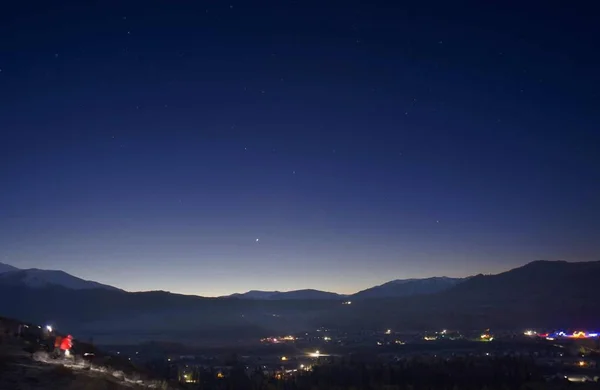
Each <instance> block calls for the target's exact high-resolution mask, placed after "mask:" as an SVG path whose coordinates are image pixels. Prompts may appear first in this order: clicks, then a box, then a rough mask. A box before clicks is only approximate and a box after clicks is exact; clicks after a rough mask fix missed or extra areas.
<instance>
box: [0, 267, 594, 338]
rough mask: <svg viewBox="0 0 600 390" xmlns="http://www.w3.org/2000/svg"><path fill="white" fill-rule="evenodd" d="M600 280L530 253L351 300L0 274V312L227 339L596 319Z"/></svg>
mask: <svg viewBox="0 0 600 390" xmlns="http://www.w3.org/2000/svg"><path fill="white" fill-rule="evenodd" d="M17 272H18V271H17ZM8 274H16V273H15V272H9V273H8ZM449 279H450V278H449ZM441 280H444V282H441V283H445V282H446V281H447V280H445V279H441ZM598 280H600V262H586V263H583V262H582V263H568V262H553V261H536V262H532V263H529V264H527V265H525V266H522V267H519V268H515V269H512V270H510V271H506V272H503V273H500V274H496V275H477V276H474V277H471V278H467V279H466V280H463V281H461V282H458V283H456V284H455V285H453V286H451V287H449V288H447V289H445V290H442V291H440V292H438V293H429V294H417V295H410V296H401V297H384V298H376V299H354V298H351V297H349V298H347V299H344V300H351V301H352V305H343V304H342V300H341V299H239V298H238V299H234V298H202V297H197V296H186V295H179V294H171V293H167V292H157V291H155V292H136V293H130V292H125V291H119V290H109V289H102V288H90V289H82V290H79V291H77V293H76V294H74V293H73V290H71V289H68V288H65V287H61V286H57V285H56V284H49V285H47V286H43V287H39V288H32V287H29V286H27V285H26V284H24V283H15V284H10V283H9V284H6V283H1V282H0V314H1V315H4V316H7V317H13V318H21V319H23V320H27V321H31V322H35V323H39V324H43V323H46V322H47V321H51V322H53V323H55V324H59V325H60V327H61V328H63V329H69V331H70V332H72V333H73V334H75V335H76V337H83V336H85V337H91V336H93V337H94V338H95V340H98V342H99V343H100V342H101V341H102V343H107V342H115V340H117V339H118V340H120V342H125V341H126V342H127V343H133V342H135V343H137V342H143V341H150V340H159V341H180V342H185V343H186V344H190V343H199V344H202V343H206V344H207V345H208V344H209V343H222V342H229V343H233V344H235V343H238V342H246V341H248V340H254V342H256V340H258V338H260V337H264V336H265V335H269V334H288V333H293V332H297V331H305V330H307V329H318V328H320V327H327V328H332V329H333V328H335V329H346V330H348V331H355V330H357V329H398V330H406V331H424V330H435V329H444V328H452V329H487V328H496V329H505V330H510V329H512V330H522V329H525V328H554V329H559V328H563V329H564V328H577V329H586V328H589V329H597V326H598V324H599V323H600V301H599V300H597V299H596V297H597V296H598V294H599V293H600V285H599V284H598V283H597V281H598ZM412 282H414V281H397V282H394V283H392V285H398V286H403V285H406V284H410V283H412ZM430 282H431V281H430ZM438 282H440V280H436V281H435V282H432V283H433V284H434V285H438V284H439V283H438ZM299 291H301V292H303V291H304V290H299ZM256 293H257V292H254V294H256ZM264 293H267V294H270V293H271V292H264ZM293 293H294V294H295V293H296V292H293ZM321 293H322V292H318V291H317V292H316V293H314V292H311V294H318V295H320V294H321ZM258 294H259V296H260V292H258ZM287 294H289V292H288V293H287ZM294 294H292V295H291V296H292V297H293V296H294ZM288 296H289V295H288ZM321 296H322V295H321ZM64 302H69V304H68V305H63V304H62V303H64ZM164 318H168V319H169V320H168V321H165V320H164ZM211 345H213V344H211Z"/></svg>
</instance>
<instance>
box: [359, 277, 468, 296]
mask: <svg viewBox="0 0 600 390" xmlns="http://www.w3.org/2000/svg"><path fill="white" fill-rule="evenodd" d="M463 280H465V278H449V277H446V276H440V277H432V278H425V279H397V280H392V281H391V282H387V283H384V284H382V285H379V286H375V287H371V288H368V289H366V290H362V291H359V292H357V293H356V294H353V295H352V296H351V297H352V298H353V299H375V298H397V297H406V296H411V295H421V294H435V293H438V292H441V291H444V290H447V289H449V288H450V287H453V286H455V285H457V284H458V283H460V282H462V281H463Z"/></svg>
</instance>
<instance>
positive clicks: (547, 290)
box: [324, 261, 600, 330]
mask: <svg viewBox="0 0 600 390" xmlns="http://www.w3.org/2000/svg"><path fill="white" fill-rule="evenodd" d="M599 278H600V262H586V263H569V262H562V261H561V262H554V261H536V262H532V263H529V264H527V265H525V266H523V267H519V268H515V269H513V270H510V271H507V272H503V273H500V274H497V275H478V276H475V277H472V278H470V279H469V280H466V281H464V282H462V283H459V284H457V285H456V286H454V287H452V288H449V289H448V290H445V291H443V292H440V293H438V294H431V295H422V296H413V297H404V298H396V299H377V300H370V301H363V302H361V301H357V302H353V305H352V306H353V307H352V310H351V311H350V310H347V311H345V312H344V311H338V312H336V313H332V314H331V315H330V316H329V318H327V320H326V324H327V325H328V326H347V324H350V323H352V324H354V325H353V326H363V327H392V326H394V327H399V328H402V329H412V330H419V329H437V328H460V329H465V328H467V329H476V328H488V327H494V328H505V329H523V328H528V327H557V328H561V327H566V328H568V327H584V328H585V327H589V328H593V329H595V328H596V327H597V324H598V322H600V314H599V313H600V302H599V301H598V300H597V299H596V298H595V297H596V296H597V295H598V293H599V292H600V286H599V285H598V284H597V280H600V279H599ZM324 321H325V320H324Z"/></svg>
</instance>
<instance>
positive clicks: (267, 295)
mask: <svg viewBox="0 0 600 390" xmlns="http://www.w3.org/2000/svg"><path fill="white" fill-rule="evenodd" d="M345 297H346V295H342V294H338V293H333V292H328V291H320V290H312V289H305V290H293V291H283V292H282V291H259V290H250V291H248V292H246V293H241V294H240V293H236V294H231V295H228V296H226V297H223V298H240V299H266V300H291V299H294V300H300V299H341V298H345Z"/></svg>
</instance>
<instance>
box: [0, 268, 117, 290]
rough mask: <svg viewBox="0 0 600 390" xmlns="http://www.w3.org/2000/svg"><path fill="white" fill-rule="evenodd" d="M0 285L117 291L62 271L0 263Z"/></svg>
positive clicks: (114, 288)
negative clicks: (24, 267)
mask: <svg viewBox="0 0 600 390" xmlns="http://www.w3.org/2000/svg"><path fill="white" fill-rule="evenodd" d="M0 285H4V286H17V285H18V286H26V287H31V288H43V287H51V286H61V287H64V288H68V289H71V290H88V289H105V290H119V289H118V288H116V287H112V286H108V285H105V284H101V283H98V282H93V281H90V280H84V279H80V278H78V277H75V276H73V275H69V274H68V273H66V272H64V271H53V270H43V269H37V268H31V269H19V268H16V267H13V266H11V265H8V264H3V263H0Z"/></svg>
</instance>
